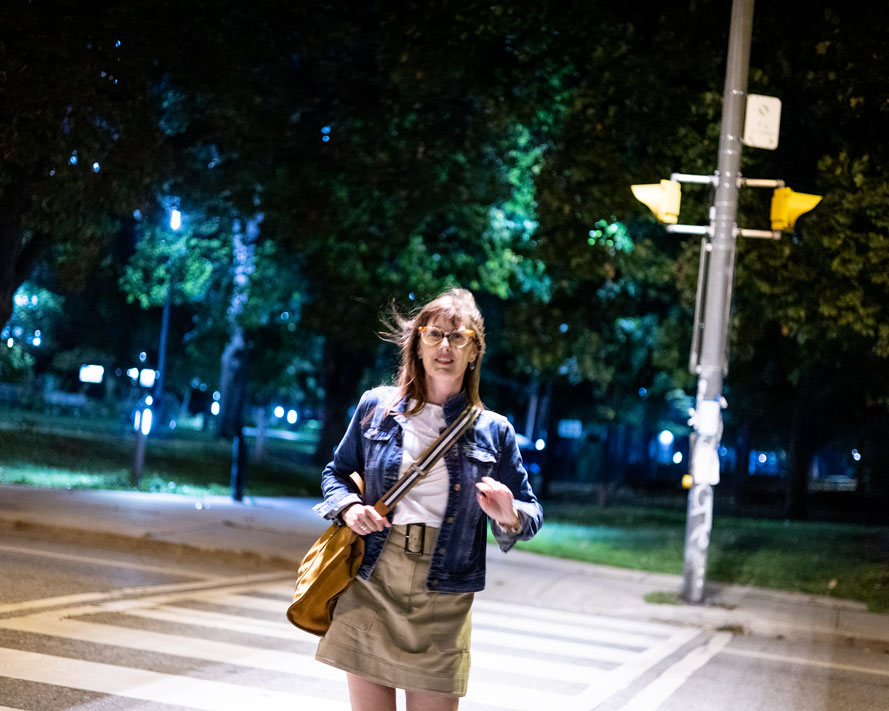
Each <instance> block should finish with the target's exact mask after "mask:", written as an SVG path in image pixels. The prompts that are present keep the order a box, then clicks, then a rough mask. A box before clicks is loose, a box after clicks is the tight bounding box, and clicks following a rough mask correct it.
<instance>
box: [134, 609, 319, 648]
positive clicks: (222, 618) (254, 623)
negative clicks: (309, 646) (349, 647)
mask: <svg viewBox="0 0 889 711" xmlns="http://www.w3.org/2000/svg"><path fill="white" fill-rule="evenodd" d="M126 614H128V615H132V616H134V617H144V618H146V619H149V620H158V621H160V622H173V623H176V624H180V625H197V626H200V627H213V628H215V629H223V630H229V631H230V632H242V633H244V634H254V635H261V636H263V637H275V638H278V639H290V640H293V639H297V640H300V641H302V640H313V639H314V640H316V641H317V637H313V636H312V635H310V634H309V633H308V632H303V631H302V630H299V629H297V628H296V627H293V626H291V625H286V624H283V623H280V622H271V621H268V620H255V619H252V618H250V619H246V620H245V619H244V618H243V617H234V616H233V615H223V614H221V613H219V612H208V611H207V610H195V609H193V608H190V607H176V608H173V607H152V608H148V609H144V610H135V609H134V610H127V611H126Z"/></svg>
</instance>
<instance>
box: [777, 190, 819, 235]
mask: <svg viewBox="0 0 889 711" xmlns="http://www.w3.org/2000/svg"><path fill="white" fill-rule="evenodd" d="M819 202H821V196H820V195H808V194H807V193H795V192H793V190H791V189H790V188H778V189H777V190H775V192H774V193H773V195H772V212H771V219H772V229H773V230H780V231H782V232H792V231H793V226H794V225H795V224H796V221H797V218H799V216H800V215H802V214H803V213H804V212H808V211H809V210H811V209H812V208H814V207H815V205H817V204H818V203H819Z"/></svg>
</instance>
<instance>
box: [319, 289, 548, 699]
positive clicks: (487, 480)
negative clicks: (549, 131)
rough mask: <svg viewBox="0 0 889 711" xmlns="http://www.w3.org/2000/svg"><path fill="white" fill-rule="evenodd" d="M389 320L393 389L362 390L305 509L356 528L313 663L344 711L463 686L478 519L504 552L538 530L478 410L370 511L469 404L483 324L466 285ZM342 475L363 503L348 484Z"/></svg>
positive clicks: (502, 445) (511, 465) (510, 462)
mask: <svg viewBox="0 0 889 711" xmlns="http://www.w3.org/2000/svg"><path fill="white" fill-rule="evenodd" d="M398 326H399V328H398V332H396V333H394V334H392V340H394V341H396V342H397V343H398V344H399V345H400V348H401V367H400V370H399V376H398V384H397V386H396V387H382V388H376V389H374V390H371V391H369V392H366V393H365V394H364V395H363V396H362V398H361V401H360V402H359V404H358V407H357V409H356V411H355V414H354V416H353V418H352V422H351V424H350V425H349V429H348V430H347V432H346V435H345V437H344V438H343V441H342V442H341V443H340V444H339V446H338V447H337V449H336V452H335V453H334V458H333V461H332V462H330V464H328V465H327V467H326V468H325V470H324V474H323V477H322V489H323V492H324V501H323V502H322V503H321V504H319V505H318V506H317V507H316V510H317V511H318V512H319V513H320V514H321V515H323V516H324V517H326V518H329V519H338V520H341V521H342V522H343V523H345V525H347V526H349V527H350V528H351V529H352V530H353V531H355V532H356V533H358V534H359V535H362V536H365V555H364V560H363V562H362V566H361V569H360V570H359V573H358V578H357V579H356V580H355V582H354V583H353V584H352V585H351V586H350V587H349V589H348V590H347V591H346V592H345V593H344V594H343V596H342V597H341V598H340V599H339V601H338V602H337V606H336V610H335V613H334V619H333V623H332V624H331V626H330V630H329V631H328V632H327V634H326V635H325V636H324V637H323V638H322V639H321V641H320V643H319V645H318V652H317V654H316V659H318V660H320V661H322V662H325V663H327V664H330V665H332V666H335V667H338V668H340V669H343V670H345V671H346V672H347V679H348V683H349V696H350V699H351V702H352V709H353V711H395V690H396V689H398V688H400V689H404V690H405V696H406V700H407V710H408V711H420V710H422V711H450V710H452V709H456V708H457V704H458V701H459V697H461V696H464V695H465V694H466V684H467V680H468V674H469V637H470V630H471V623H470V607H471V606H472V600H473V596H474V593H475V592H477V591H479V590H482V589H483V588H484V585H485V542H486V535H487V521H488V519H490V520H491V522H492V525H491V528H492V531H493V534H494V537H495V539H496V540H497V542H498V543H499V545H500V548H501V550H503V551H504V552H506V551H508V550H509V549H510V548H512V547H513V545H515V542H516V541H517V540H528V539H529V538H531V537H532V536H534V535H535V534H536V533H537V531H538V530H539V528H540V525H541V523H542V521H543V512H542V509H541V507H540V504H539V503H538V502H537V499H536V498H535V496H534V493H533V492H532V491H531V487H530V485H529V483H528V475H527V473H526V472H525V468H524V467H523V465H522V459H521V455H520V454H519V449H518V445H517V444H516V438H515V432H514V430H513V428H512V425H510V424H509V422H508V421H507V420H506V418H504V417H502V416H501V415H498V414H495V413H493V412H490V411H488V410H482V411H481V414H480V416H479V418H478V420H476V422H475V424H474V426H473V427H472V428H470V429H469V430H468V431H467V432H466V433H465V434H464V435H463V436H462V437H461V439H460V440H458V441H457V442H456V443H455V444H454V445H453V446H452V447H451V448H450V450H448V452H447V453H446V454H445V455H444V457H442V458H441V459H439V460H438V462H437V463H436V464H435V465H434V466H433V467H432V468H431V470H430V471H429V472H428V475H427V476H425V477H424V478H423V479H421V480H420V481H419V482H418V483H417V484H415V485H414V486H413V488H411V489H410V491H409V492H408V493H407V495H406V496H405V497H404V498H403V499H402V500H401V501H399V502H398V504H397V505H396V506H395V509H394V511H393V512H392V513H391V514H390V515H389V517H388V518H387V517H382V516H380V515H379V514H378V513H377V512H376V511H375V510H374V508H373V504H374V503H375V502H376V501H377V500H378V499H379V498H380V497H381V496H382V495H383V494H384V493H385V492H386V490H387V489H388V488H389V487H390V486H392V485H393V484H394V483H395V482H396V481H397V480H398V478H399V477H400V476H401V473H403V472H404V471H405V470H406V469H407V467H408V466H409V465H410V464H411V463H412V462H413V461H414V460H415V459H416V458H417V457H419V456H420V455H421V454H422V453H423V452H424V451H425V450H426V448H427V447H428V446H429V445H430V444H431V443H432V442H434V441H435V440H436V439H437V438H438V435H439V433H440V432H441V431H442V430H443V429H444V428H445V426H446V425H448V424H450V423H451V422H453V421H454V419H456V418H457V416H458V415H459V414H460V413H461V412H462V411H463V409H464V408H465V407H466V405H467V403H470V404H474V405H478V406H481V401H480V399H479V394H478V386H479V371H480V366H481V359H482V356H483V355H484V352H485V335H484V321H483V320H482V316H481V314H480V313H479V310H478V308H477V306H476V304H475V300H474V299H473V297H472V295H471V294H470V293H469V292H468V291H466V290H463V289H451V290H449V291H446V292H445V293H443V294H442V295H441V296H439V297H438V298H437V299H435V300H434V301H432V302H430V303H429V304H427V305H426V306H424V307H423V308H422V309H421V310H420V311H419V313H417V314H416V315H415V316H414V317H413V318H411V319H403V318H400V317H399V318H398ZM353 471H358V472H363V474H364V477H365V487H366V489H365V496H364V501H366V502H367V504H365V503H363V502H362V501H361V499H360V498H359V497H358V495H357V494H355V493H353V491H352V490H351V489H350V488H349V486H348V483H347V482H348V477H349V474H350V473H351V472H353ZM368 504H369V505H368Z"/></svg>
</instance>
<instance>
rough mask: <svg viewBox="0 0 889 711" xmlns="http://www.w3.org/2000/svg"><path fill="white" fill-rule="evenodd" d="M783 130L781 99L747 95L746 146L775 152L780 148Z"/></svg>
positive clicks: (745, 117)
mask: <svg viewBox="0 0 889 711" xmlns="http://www.w3.org/2000/svg"><path fill="white" fill-rule="evenodd" d="M780 128H781V99H778V98H776V97H774V96H763V95H761V94H748V95H747V113H746V115H745V116H744V137H743V138H742V139H741V140H742V141H743V142H744V145H745V146H750V147H751V148H765V149H767V150H770V151H773V150H775V149H776V148H777V147H778V132H779V130H780Z"/></svg>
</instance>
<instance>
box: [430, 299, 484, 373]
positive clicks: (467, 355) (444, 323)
mask: <svg viewBox="0 0 889 711" xmlns="http://www.w3.org/2000/svg"><path fill="white" fill-rule="evenodd" d="M424 325H425V326H426V327H427V328H430V329H438V330H440V331H442V332H443V333H452V332H454V331H457V330H459V329H461V328H463V329H468V328H469V324H467V323H461V324H459V325H455V324H454V323H453V322H451V321H449V320H448V319H445V318H444V317H441V316H439V317H437V318H435V319H433V320H432V321H429V322H427V323H426V324H424ZM419 341H420V360H421V361H422V363H423V368H424V369H425V371H426V377H427V378H436V379H442V380H455V381H457V385H458V386H459V385H460V383H461V382H462V378H463V374H464V373H465V372H466V368H467V366H468V365H469V364H470V363H471V362H472V361H474V360H475V358H476V356H477V354H478V346H477V345H476V342H475V339H474V338H470V339H469V343H467V344H466V345H465V346H463V348H456V347H454V346H452V345H451V342H450V339H449V338H442V339H441V341H440V342H439V343H438V344H436V345H434V346H431V345H429V344H427V343H425V342H424V341H423V339H422V338H420V339H419Z"/></svg>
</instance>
